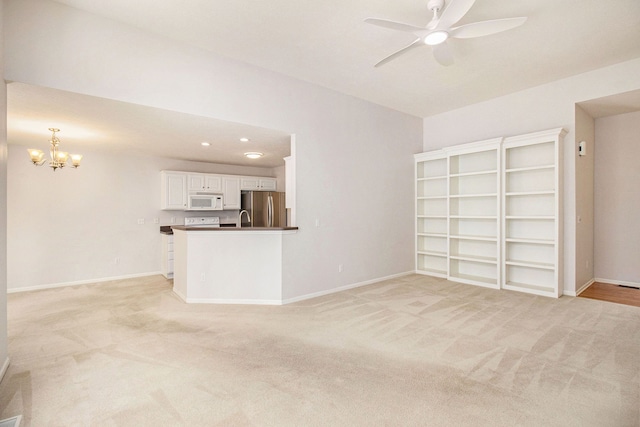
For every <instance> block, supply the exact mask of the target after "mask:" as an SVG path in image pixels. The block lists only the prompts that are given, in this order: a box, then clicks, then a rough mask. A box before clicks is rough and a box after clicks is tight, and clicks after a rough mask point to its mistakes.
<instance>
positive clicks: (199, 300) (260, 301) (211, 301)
mask: <svg viewBox="0 0 640 427" xmlns="http://www.w3.org/2000/svg"><path fill="white" fill-rule="evenodd" d="M185 302H187V303H189V304H246V305H282V301H280V300H275V299H274V300H271V299H224V298H187V299H186V301H185Z"/></svg>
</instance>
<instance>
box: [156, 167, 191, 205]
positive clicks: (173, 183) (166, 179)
mask: <svg viewBox="0 0 640 427" xmlns="http://www.w3.org/2000/svg"><path fill="white" fill-rule="evenodd" d="M160 176H161V188H162V191H161V194H160V196H161V202H160V206H161V209H163V210H180V211H183V210H185V209H187V174H186V173H184V172H167V171H163V172H161V174H160Z"/></svg>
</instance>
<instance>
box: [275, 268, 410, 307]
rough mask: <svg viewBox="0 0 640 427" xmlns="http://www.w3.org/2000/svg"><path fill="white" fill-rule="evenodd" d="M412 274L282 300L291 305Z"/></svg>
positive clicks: (393, 275)
mask: <svg viewBox="0 0 640 427" xmlns="http://www.w3.org/2000/svg"><path fill="white" fill-rule="evenodd" d="M410 274H415V271H413V270H412V271H406V272H404V273H398V274H392V275H390V276H385V277H379V278H377V279H371V280H365V281H363V282H357V283H352V284H350V285H345V286H340V287H337V288H333V289H328V290H326V291H320V292H314V293H311V294H306V295H301V296H299V297H293V298H287V299H285V300H282V304H291V303H293V302H298V301H304V300H308V299H311V298H317V297H322V296H325V295H330V294H335V293H337V292H342V291H347V290H349V289H354V288H359V287H361V286H367V285H371V284H374V283H377V282H382V281H384V280H391V279H397V278H399V277H404V276H409V275H410Z"/></svg>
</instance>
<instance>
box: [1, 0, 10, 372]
mask: <svg viewBox="0 0 640 427" xmlns="http://www.w3.org/2000/svg"><path fill="white" fill-rule="evenodd" d="M3 6H4V5H3V3H2V2H0V117H2V118H3V119H1V120H0V380H1V379H2V375H3V374H4V368H3V367H5V368H6V366H7V363H8V360H9V359H8V343H7V245H6V243H7V226H6V224H7V203H6V202H7V120H6V117H7V85H6V84H5V82H4V52H3V46H4V44H3V43H2V40H3V34H4V31H3V29H4V25H3V22H2V20H3V15H4V10H3V8H4V7H3Z"/></svg>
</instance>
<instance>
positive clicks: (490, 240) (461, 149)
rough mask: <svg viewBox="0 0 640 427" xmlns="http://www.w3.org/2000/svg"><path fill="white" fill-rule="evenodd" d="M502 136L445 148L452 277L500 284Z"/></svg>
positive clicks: (459, 279)
mask: <svg viewBox="0 0 640 427" xmlns="http://www.w3.org/2000/svg"><path fill="white" fill-rule="evenodd" d="M501 141H502V140H501V138H497V139H492V140H487V141H481V142H475V143H471V144H463V145H459V146H455V147H450V148H446V149H445V150H444V151H445V152H447V155H448V159H449V233H448V234H449V279H450V280H455V281H456V282H462V283H469V284H473V285H480V286H486V287H491V288H499V287H500V279H499V273H500V268H499V264H498V261H499V259H500V198H499V197H498V194H499V191H500V175H501V174H500V169H499V168H500V142H501Z"/></svg>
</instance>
